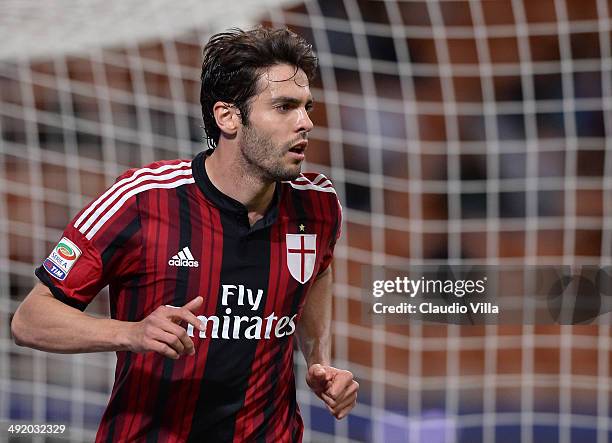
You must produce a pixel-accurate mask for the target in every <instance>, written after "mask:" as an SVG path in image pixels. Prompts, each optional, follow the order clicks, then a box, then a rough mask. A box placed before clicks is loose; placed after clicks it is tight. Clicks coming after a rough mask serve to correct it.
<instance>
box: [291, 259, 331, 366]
mask: <svg viewBox="0 0 612 443" xmlns="http://www.w3.org/2000/svg"><path fill="white" fill-rule="evenodd" d="M332 286H333V280H332V273H331V266H330V267H328V268H327V269H326V270H325V271H323V273H322V274H321V275H319V276H318V277H317V279H316V280H315V282H314V283H313V284H312V287H311V288H310V291H308V296H307V298H306V303H305V304H304V307H303V310H302V316H301V318H300V322H299V324H298V326H297V333H298V340H299V342H300V348H301V349H302V354H303V355H304V359H305V360H306V366H307V367H311V366H312V365H313V364H315V363H319V364H321V365H329V364H330V362H331V317H332Z"/></svg>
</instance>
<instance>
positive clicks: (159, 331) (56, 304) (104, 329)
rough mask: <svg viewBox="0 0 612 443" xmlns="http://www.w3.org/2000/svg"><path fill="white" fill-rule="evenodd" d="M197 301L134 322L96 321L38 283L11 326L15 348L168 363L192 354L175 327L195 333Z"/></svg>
mask: <svg viewBox="0 0 612 443" xmlns="http://www.w3.org/2000/svg"><path fill="white" fill-rule="evenodd" d="M201 303H202V298H201V297H197V298H195V299H193V300H191V301H190V302H189V303H188V304H187V305H185V306H184V307H182V308H180V309H173V308H168V307H166V306H161V307H159V308H157V309H156V310H155V311H154V312H153V313H151V314H150V315H149V316H148V317H146V318H145V319H143V320H142V321H139V322H125V321H118V320H113V319H109V318H96V317H92V316H91V315H89V314H86V313H84V312H81V311H79V310H78V309H75V308H73V307H71V306H68V305H66V304H64V303H62V302H61V301H59V300H57V299H55V298H54V297H53V295H52V294H51V292H50V291H49V288H47V287H46V286H45V285H43V284H41V283H38V284H37V285H36V286H34V288H33V289H32V291H30V293H29V294H28V296H27V297H26V298H25V300H24V301H23V302H22V303H21V305H20V306H19V307H18V308H17V311H16V312H15V315H14V317H13V320H12V322H11V332H12V334H13V338H14V340H15V343H17V344H18V345H20V346H28V347H31V348H35V349H39V350H42V351H47V352H59V353H80V352H99V351H133V352H149V351H153V352H158V353H160V354H162V355H165V356H167V357H170V358H178V357H179V356H180V355H181V354H193V342H192V341H191V339H190V338H189V337H188V336H187V334H186V331H185V329H184V328H182V327H181V326H179V325H178V324H177V323H178V322H181V321H185V322H187V323H191V324H193V325H194V326H195V327H196V328H198V329H199V328H200V325H201V323H200V321H199V320H198V319H197V318H196V317H195V315H194V314H193V313H192V312H191V310H195V309H196V308H198V307H199V306H200V305H201Z"/></svg>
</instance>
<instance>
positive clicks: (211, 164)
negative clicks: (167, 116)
mask: <svg viewBox="0 0 612 443" xmlns="http://www.w3.org/2000/svg"><path fill="white" fill-rule="evenodd" d="M316 66H317V59H316V57H315V56H314V55H313V52H312V49H311V46H310V45H308V44H307V43H306V42H305V41H304V40H303V39H301V38H300V37H298V36H297V35H295V34H293V33H292V32H290V31H288V30H284V29H281V30H270V29H264V28H258V29H255V30H251V31H246V32H245V31H242V30H239V29H234V30H230V31H229V32H224V33H220V34H217V35H214V36H213V37H212V38H211V39H210V41H209V42H208V43H207V45H206V47H205V48H204V61H203V64H202V92H201V97H200V99H201V104H202V114H203V119H204V126H205V130H206V134H207V138H208V139H209V144H210V145H211V146H212V147H213V149H210V150H208V151H206V152H201V153H200V154H198V155H197V156H196V157H195V158H194V159H193V160H171V161H159V162H156V163H153V164H151V165H148V166H146V167H144V168H141V169H133V170H129V171H127V172H126V173H124V174H123V175H122V176H121V177H119V178H118V179H117V181H116V183H115V184H114V185H113V186H112V187H110V188H109V189H108V190H107V191H106V192H104V193H103V194H102V195H100V196H99V198H97V199H95V200H94V201H93V202H91V203H90V204H89V205H87V206H86V207H85V208H84V209H83V210H82V211H81V212H80V213H78V214H77V215H76V217H75V218H74V219H73V221H72V222H71V223H70V224H69V225H68V227H67V228H66V230H65V231H64V234H63V236H62V238H61V240H60V241H59V243H58V244H57V246H56V247H55V248H54V249H53V250H52V251H51V253H50V255H49V256H48V257H47V258H46V259H45V260H44V262H43V264H42V266H40V267H39V268H38V269H37V270H36V275H37V276H38V278H39V279H40V281H41V283H38V284H37V285H36V286H35V287H34V288H33V289H32V291H31V292H30V294H29V295H28V296H27V297H26V299H25V300H24V301H23V303H22V304H21V305H20V306H19V308H18V310H17V312H16V313H15V316H14V318H13V321H12V325H11V326H12V332H13V337H14V339H15V341H16V343H17V344H19V345H24V346H30V347H33V348H36V349H41V350H45V351H49V352H62V353H76V352H95V351H117V368H116V372H115V383H114V386H113V390H112V394H111V397H110V400H109V404H108V407H107V409H106V411H105V413H104V415H103V418H102V422H101V424H100V428H99V430H98V434H97V439H96V440H97V441H104V442H111V441H122V442H123V441H147V442H170V441H171V442H179V441H194V442H195V441H198V442H199V441H211V442H225V441H234V442H240V441H274V442H290V441H292V442H293V441H300V440H301V438H302V432H303V424H302V419H301V417H300V412H299V408H298V405H297V402H296V393H295V380H294V374H293V363H292V361H293V344H294V340H293V339H294V335H296V336H297V337H298V341H299V344H300V347H301V350H302V352H303V354H304V357H305V359H306V362H307V366H308V372H307V376H306V381H307V383H308V385H309V386H310V387H311V389H312V390H313V391H314V392H315V393H316V395H317V396H319V397H320V398H321V399H322V400H323V402H324V403H325V404H326V406H327V408H328V409H329V411H330V412H331V413H332V414H333V415H334V416H335V417H336V418H338V419H341V418H343V417H345V416H346V415H347V414H348V413H349V411H350V410H351V409H352V408H353V406H354V405H355V402H356V398H357V391H358V388H359V385H358V384H357V382H356V381H355V380H354V379H353V375H352V374H351V373H350V372H349V371H346V370H341V369H336V368H334V367H332V366H331V365H330V323H331V297H332V273H331V268H330V262H331V260H332V254H333V250H334V245H335V243H336V240H337V238H338V236H339V234H340V224H341V208H340V205H339V203H338V199H337V196H336V193H335V191H334V188H333V187H332V185H331V183H330V181H329V180H328V179H327V178H326V177H325V176H323V175H321V174H308V173H301V164H302V162H303V160H304V155H305V152H306V149H307V146H308V133H309V132H310V131H311V129H312V127H313V123H312V121H311V120H310V118H309V111H310V110H311V108H312V106H313V105H312V101H313V100H312V96H311V93H310V90H309V83H310V82H311V81H312V79H313V76H314V74H315V71H316ZM106 285H108V286H109V289H110V310H111V317H112V318H111V319H100V318H95V317H91V316H89V315H87V314H85V313H84V312H82V311H83V310H84V309H85V308H86V306H87V305H88V303H89V302H91V300H92V299H93V298H94V297H95V296H96V294H98V292H99V291H100V290H101V289H102V288H103V287H104V286H106Z"/></svg>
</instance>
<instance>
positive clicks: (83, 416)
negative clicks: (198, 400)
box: [0, 0, 612, 443]
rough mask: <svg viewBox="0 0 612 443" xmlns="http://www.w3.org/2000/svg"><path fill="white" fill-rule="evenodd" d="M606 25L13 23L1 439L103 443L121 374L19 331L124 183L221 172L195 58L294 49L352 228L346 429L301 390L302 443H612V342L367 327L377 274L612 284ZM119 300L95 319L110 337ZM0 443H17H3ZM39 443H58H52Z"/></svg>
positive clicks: (88, 5) (590, 336) (6, 120)
mask: <svg viewBox="0 0 612 443" xmlns="http://www.w3.org/2000/svg"><path fill="white" fill-rule="evenodd" d="M611 11H612V1H610V0H533V1H529V0H486V1H485V0H483V1H481V0H469V1H467V0H466V1H462V0H458V1H436V0H430V1H424V0H397V1H396V0H384V1H382V0H378V1H368V0H325V1H324V0H318V1H316V0H313V1H280V0H276V1H272V0H269V1H243V2H241V4H240V7H239V8H238V7H234V6H233V5H232V6H229V5H228V3H227V2H223V1H216V0H208V1H196V0H189V1H187V0H186V1H182V2H180V3H177V2H171V1H169V0H156V1H153V2H151V1H146V2H145V1H144V0H134V1H130V2H120V1H117V0H111V1H101V0H89V1H77V0H49V1H46V2H42V3H41V2H34V1H32V0H27V1H26V0H5V1H3V2H1V3H0V41H2V42H3V43H2V45H1V46H0V134H1V139H0V325H1V326H0V423H2V426H3V428H2V430H1V431H0V432H4V431H5V429H6V428H7V423H25V424H32V423H64V424H66V425H67V426H68V429H69V432H68V433H67V434H64V435H63V436H59V435H58V436H56V440H57V441H72V442H81V441H83V442H85V441H92V440H93V438H94V436H95V431H96V429H97V425H98V422H99V419H100V417H101V414H102V412H103V409H104V407H105V405H106V402H107V399H108V396H109V393H110V388H111V386H112V381H113V377H114V373H113V371H114V363H115V356H114V354H112V353H108V354H89V355H56V354H46V353H41V352H37V351H32V350H30V349H25V348H19V347H17V346H15V345H14V344H13V343H12V340H11V337H10V328H9V324H10V319H11V314H12V313H13V312H14V311H15V309H16V308H17V306H18V304H19V303H20V301H21V300H23V298H24V297H25V295H26V294H27V293H28V292H29V290H30V289H31V287H32V286H33V284H34V283H35V282H36V279H35V277H34V275H33V270H34V268H35V267H36V266H38V264H39V263H40V262H41V260H42V259H43V258H44V257H46V255H47V254H48V252H49V251H50V249H51V248H52V247H53V246H54V245H55V243H56V242H57V241H58V240H59V238H60V237H61V232H62V230H63V229H64V227H65V226H66V224H67V223H68V222H69V221H70V219H71V218H72V217H73V216H74V215H75V214H76V213H77V212H78V210H80V209H81V208H82V207H83V206H84V205H85V204H87V203H88V202H89V201H90V200H91V199H93V198H94V197H95V196H96V195H97V194H98V193H100V192H101V191H102V190H103V189H104V188H106V187H108V186H109V185H111V184H112V183H113V182H114V180H115V178H116V176H118V175H119V174H121V172H123V171H124V170H126V169H128V168H131V167H137V166H142V165H144V164H147V163H149V162H152V161H154V160H159V159H172V158H186V159H189V158H191V157H193V156H194V155H195V154H196V153H197V152H199V151H201V150H203V149H204V148H205V145H204V142H203V130H202V122H201V113H200V105H199V91H200V81H199V75H200V65H201V49H202V46H203V44H204V43H205V42H206V41H207V40H208V38H209V37H210V36H211V35H212V34H213V33H214V32H218V31H222V30H224V29H226V28H228V27H231V26H241V27H252V26H255V25H257V24H265V25H270V26H282V27H285V26H288V27H289V28H290V29H292V30H294V31H295V32H297V33H299V34H300V35H302V36H303V37H305V38H306V39H307V40H309V41H310V42H312V44H313V46H314V48H315V50H316V52H317V54H318V57H319V59H320V65H321V66H320V75H319V76H318V79H317V80H316V82H315V83H314V84H313V85H311V89H312V91H313V94H314V97H315V101H316V103H317V104H316V106H315V111H314V114H313V120H314V122H315V124H316V125H317V127H316V129H315V130H314V131H313V132H312V134H311V137H310V139H311V143H310V146H309V150H308V164H307V165H306V167H305V168H304V169H305V170H314V171H319V172H322V173H324V174H325V175H327V176H328V177H330V178H331V179H332V180H333V182H334V184H335V187H336V189H337V191H338V194H339V198H340V200H341V202H342V204H343V207H344V225H343V236H342V238H341V240H340V242H339V244H338V246H337V248H336V254H335V265H334V270H335V282H336V283H335V306H334V328H333V330H334V362H335V364H336V366H338V367H346V368H349V369H350V370H352V371H353V372H354V374H355V376H356V378H357V379H358V380H359V382H360V384H361V390H360V397H359V404H358V406H357V407H356V408H355V410H354V412H353V413H352V414H351V416H350V417H348V419H345V420H343V421H340V422H337V421H335V420H334V419H333V418H332V417H331V415H329V414H328V412H327V411H326V410H325V408H324V407H323V406H322V403H320V402H319V401H318V399H316V398H315V397H314V396H313V395H311V394H310V391H309V390H308V389H307V388H306V386H305V383H304V381H303V372H304V365H303V360H302V357H301V354H296V367H297V370H298V376H297V378H298V383H299V390H298V400H299V403H300V406H301V410H302V415H303V417H304V419H305V424H306V428H307V429H306V433H305V439H304V440H305V441H307V442H308V441H312V442H411V443H454V442H461V443H477V442H485V443H488V442H492V443H502V442H508V443H516V442H525V443H530V442H537V443H541V442H562V443H569V442H576V443H589V442H596V443H604V442H608V441H612V425H611V423H612V393H611V383H610V376H611V364H610V357H611V354H612V353H611V351H612V347H611V334H610V326H609V324H605V322H604V324H600V325H584V326H533V325H516V326H496V325H488V326H452V325H451V326H442V325H410V326H409V325H405V326H402V325H399V326H398V325H387V326H384V325H377V326H373V325H371V324H370V323H369V322H368V321H367V319H365V318H364V317H363V315H362V308H363V306H362V301H361V297H362V284H363V282H362V266H371V265H387V266H396V267H404V268H408V267H410V266H414V265H419V264H438V263H454V264H470V263H482V264H490V265H505V264H514V265H516V264H518V265H521V264H554V265H560V264H563V265H579V264H591V265H612V257H611V256H612V203H611V197H612V150H611V147H612V141H611V140H612V139H611V137H612V50H611V37H612V19H611ZM107 304H108V298H107V294H106V293H102V294H101V295H100V296H99V297H98V298H97V299H96V300H95V301H94V303H92V304H91V305H90V307H89V308H88V312H90V313H92V314H102V315H104V314H107V313H108V306H107ZM2 435H6V434H0V440H1V439H2V438H4V437H2ZM32 440H33V441H55V440H53V439H50V438H47V440H45V439H43V438H42V437H35V438H32Z"/></svg>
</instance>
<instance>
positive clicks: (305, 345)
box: [297, 266, 359, 419]
mask: <svg viewBox="0 0 612 443" xmlns="http://www.w3.org/2000/svg"><path fill="white" fill-rule="evenodd" d="M332 288H333V280H332V273H331V266H330V267H328V268H327V269H326V270H325V271H323V273H322V274H321V275H319V276H318V277H317V280H316V281H315V282H314V283H313V285H312V287H311V288H310V291H309V292H308V295H307V298H306V303H305V304H304V307H303V311H302V316H301V318H300V322H299V324H298V328H297V332H298V339H299V342H300V347H301V349H302V353H303V354H304V359H305V360H306V366H307V367H308V373H307V374H306V383H308V386H310V389H312V390H313V392H314V393H315V394H316V395H317V396H318V397H319V398H320V399H321V400H323V401H324V402H325V404H326V406H327V409H328V410H329V412H331V413H332V414H333V415H334V417H336V418H337V419H341V418H344V417H345V416H346V415H347V414H348V413H349V412H350V411H351V409H353V408H354V407H355V404H356V402H357V391H358V390H359V383H357V382H356V381H355V380H353V374H352V373H351V372H349V371H346V370H343V369H337V368H334V367H333V366H330V362H331V317H332Z"/></svg>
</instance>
